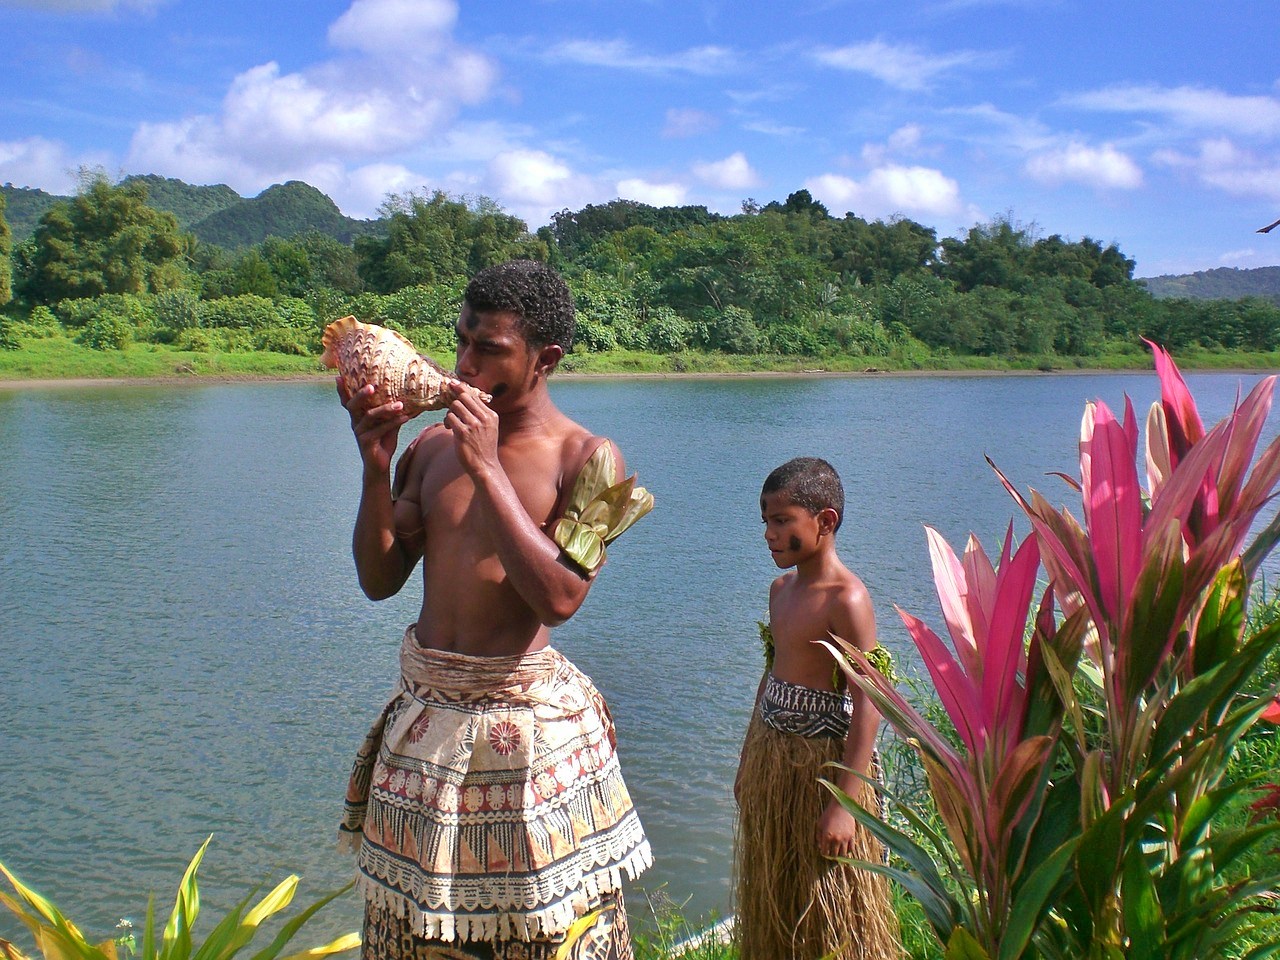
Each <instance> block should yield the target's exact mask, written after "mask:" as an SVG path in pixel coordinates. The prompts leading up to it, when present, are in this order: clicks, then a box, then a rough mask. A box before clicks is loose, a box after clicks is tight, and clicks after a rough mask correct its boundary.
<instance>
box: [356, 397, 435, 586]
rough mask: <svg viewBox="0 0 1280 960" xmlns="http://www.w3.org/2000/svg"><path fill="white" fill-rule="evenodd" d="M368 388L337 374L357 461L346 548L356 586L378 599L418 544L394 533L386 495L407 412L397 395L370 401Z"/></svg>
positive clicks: (398, 582) (400, 575)
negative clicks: (356, 494)
mask: <svg viewBox="0 0 1280 960" xmlns="http://www.w3.org/2000/svg"><path fill="white" fill-rule="evenodd" d="M373 392H374V388H373V386H372V385H370V386H365V387H363V388H361V389H360V390H358V391H356V392H355V393H354V394H352V393H349V392H348V391H347V389H346V387H345V386H344V385H343V383H342V379H341V378H339V379H338V394H339V396H340V397H341V399H342V402H343V406H344V407H346V409H347V412H348V413H349V414H350V415H351V430H352V432H353V433H354V434H355V437H356V445H357V446H358V447H359V448H360V461H361V467H362V470H361V484H360V506H359V508H358V509H357V511H356V522H355V529H354V531H353V532H352V536H351V553H352V556H353V557H354V559H355V564H356V576H357V578H358V579H359V581H360V589H361V590H363V591H364V593H365V596H367V597H368V598H369V599H370V600H384V599H386V598H387V597H390V596H394V595H395V594H396V593H397V592H399V590H400V588H401V587H402V586H404V583H405V581H406V580H407V579H409V574H410V573H411V572H412V571H413V567H414V565H415V564H416V563H417V562H418V558H419V557H421V555H422V550H421V544H420V543H419V544H418V545H417V551H416V554H415V553H414V551H413V549H412V548H410V549H406V545H405V543H404V541H403V539H402V538H401V537H400V536H398V535H397V533H396V518H395V504H394V502H393V501H392V498H391V459H392V457H393V456H394V454H395V448H396V441H397V437H398V435H399V431H400V427H401V426H403V425H404V424H405V423H407V422H408V420H409V418H408V417H407V416H406V415H405V414H404V405H403V404H401V403H400V402H399V401H396V402H393V403H387V404H383V405H382V406H375V407H371V406H370V405H369V403H370V398H371V397H372V395H373ZM410 449H412V444H411V445H410ZM406 456H408V451H406ZM406 466H407V464H406Z"/></svg>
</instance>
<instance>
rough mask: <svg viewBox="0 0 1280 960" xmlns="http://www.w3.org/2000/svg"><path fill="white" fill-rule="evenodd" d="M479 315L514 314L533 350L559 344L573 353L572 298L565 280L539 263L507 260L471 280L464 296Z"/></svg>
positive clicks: (575, 321) (468, 304)
mask: <svg viewBox="0 0 1280 960" xmlns="http://www.w3.org/2000/svg"><path fill="white" fill-rule="evenodd" d="M463 299H464V300H465V301H466V303H467V306H469V307H470V308H471V309H472V310H473V311H475V312H477V313H493V312H499V311H500V312H504V313H514V314H515V315H516V316H517V317H519V319H520V332H521V334H523V336H524V339H525V342H526V343H528V344H529V346H531V347H535V348H541V347H545V346H547V345H549V344H553V343H554V344H558V345H559V346H560V347H561V349H563V350H564V352H565V353H568V352H569V351H570V350H572V349H573V336H574V332H575V330H576V327H577V320H576V319H575V316H574V309H573V294H572V293H570V292H569V286H568V284H566V283H565V282H564V279H563V278H562V277H561V276H560V274H558V273H557V272H556V271H555V270H553V269H552V268H551V267H549V266H547V265H546V264H545V263H540V262H538V261H537V260H508V261H507V262H506V263H499V264H497V265H496V266H492V267H486V268H485V269H483V270H481V271H480V272H479V273H477V274H476V275H475V276H474V277H472V278H471V282H470V283H468V284H467V291H466V293H465V294H463Z"/></svg>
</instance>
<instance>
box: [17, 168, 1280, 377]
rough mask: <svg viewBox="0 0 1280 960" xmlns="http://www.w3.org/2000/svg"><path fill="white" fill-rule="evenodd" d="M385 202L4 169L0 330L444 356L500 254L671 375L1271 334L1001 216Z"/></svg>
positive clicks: (1276, 329) (87, 342) (1230, 305)
mask: <svg viewBox="0 0 1280 960" xmlns="http://www.w3.org/2000/svg"><path fill="white" fill-rule="evenodd" d="M37 194H39V195H38V196H37ZM46 201H48V202H46ZM36 208H39V212H38V214H37V215H36V216H35V219H34V223H33V224H32V222H31V220H30V219H29V218H30V217H31V216H32V213H33V210H35V209H36ZM380 213H381V216H380V217H379V218H378V219H377V220H374V221H357V220H352V219H350V218H347V217H344V216H343V215H342V214H341V213H340V212H339V211H338V208H337V207H336V206H335V205H334V204H333V202H332V201H331V200H329V198H328V197H326V196H325V195H324V194H323V193H321V192H320V191H318V190H316V189H315V188H313V187H310V186H308V185H307V184H304V183H299V182H291V183H286V184H283V185H278V186H276V187H272V188H271V189H269V190H267V191H264V192H263V193H262V194H261V195H259V196H258V197H255V198H253V199H251V200H246V199H243V198H241V197H239V196H238V195H237V194H235V192H234V191H232V190H230V188H227V187H192V186H190V185H188V184H183V183H182V182H181V181H176V180H165V179H163V178H160V177H130V178H126V179H124V180H122V181H120V182H119V183H112V182H110V181H109V180H108V179H107V178H106V177H104V176H101V175H93V176H85V177H84V178H83V183H82V187H81V190H80V191H79V193H78V194H77V195H76V196H74V197H70V198H61V199H56V198H51V197H49V195H47V194H40V192H39V191H26V190H19V189H17V188H12V187H9V186H6V187H5V188H4V191H3V193H0V304H7V305H6V306H4V307H3V313H2V314H0V347H3V348H7V349H10V350H15V349H18V350H20V349H22V348H23V346H24V344H30V343H32V342H33V341H36V340H42V339H48V338H53V337H69V338H74V340H75V341H76V342H77V343H79V344H81V345H83V346H88V347H92V348H95V349H98V350H120V349H124V348H126V347H128V346H129V345H130V344H148V343H149V344H161V345H166V346H169V347H172V348H174V349H177V350H184V351H192V352H196V353H199V352H219V351H272V352H276V353H284V354H293V355H297V356H301V357H311V356H315V355H317V354H318V353H319V337H320V332H321V330H322V329H323V327H324V325H325V324H326V323H328V322H329V321H330V320H333V319H334V318H336V317H339V316H342V315H344V314H347V313H354V314H355V315H356V316H357V317H360V318H361V319H363V320H367V321H372V322H377V323H381V324H384V325H387V326H392V327H395V328H397V329H399V330H401V331H403V332H405V333H406V334H408V335H409V336H410V338H411V339H412V340H413V341H414V343H415V344H416V345H417V346H418V347H419V349H422V350H424V351H432V352H437V353H441V352H443V353H447V352H449V351H450V350H451V348H452V325H453V321H454V319H455V317H456V314H457V308H458V303H459V300H460V296H461V291H462V288H463V287H464V285H465V283H466V280H467V278H468V277H469V276H470V275H471V274H472V273H474V272H475V271H477V270H479V269H481V268H482V267H485V266H487V265H489V264H492V263H496V262H499V261H502V260H505V259H508V258H511V257H530V258H536V259H540V260H546V261H549V262H551V263H552V264H554V265H555V266H556V267H557V268H559V269H560V270H561V271H562V272H563V273H564V274H565V276H566V277H567V278H568V280H569V282H570V285H571V286H572V288H573V291H574V294H575V297H576V299H577V303H578V307H579V317H580V319H579V334H578V344H577V346H576V348H575V354H574V356H571V357H569V358H567V366H568V367H569V368H570V369H573V367H574V365H575V360H578V359H579V358H581V357H587V356H589V355H591V354H603V353H618V352H632V353H635V354H645V355H650V356H653V357H659V358H666V359H665V360H664V361H662V362H663V363H664V364H665V367H664V368H665V369H675V370H680V369H693V368H698V363H697V362H696V360H697V358H705V357H707V356H721V357H734V358H755V359H758V360H759V361H760V362H761V363H769V362H774V363H778V362H786V361H788V359H790V360H794V361H795V362H797V363H799V364H800V365H802V366H809V367H828V368H841V369H851V368H853V367H855V366H858V367H861V366H875V365H880V364H882V365H885V366H897V367H902V366H929V365H932V364H934V363H936V362H938V361H939V360H942V359H946V358H964V357H976V358H1001V357H1022V358H1038V360H1039V361H1040V362H1041V363H1042V364H1049V365H1052V364H1053V362H1054V358H1074V359H1075V360H1077V361H1079V360H1080V358H1084V359H1085V360H1087V359H1088V358H1098V357H1102V356H1104V355H1111V356H1114V355H1115V354H1117V353H1119V354H1137V353H1138V352H1139V347H1140V338H1142V337H1147V338H1150V339H1152V340H1156V341H1158V342H1161V343H1163V344H1165V345H1166V346H1167V347H1169V348H1171V349H1174V350H1180V349H1183V348H1188V347H1191V348H1206V349H1210V350H1224V351H1271V350H1275V349H1277V348H1278V347H1280V306H1278V305H1277V304H1276V303H1273V302H1271V301H1269V300H1267V299H1265V298H1262V297H1236V298H1231V299H1213V300H1200V299H1194V298H1193V297H1192V296H1191V295H1186V296H1174V297H1157V296H1153V291H1152V290H1151V289H1149V286H1148V285H1144V282H1142V281H1136V280H1135V279H1134V278H1133V267H1134V263H1133V261H1132V260H1131V259H1129V258H1127V257H1126V256H1125V255H1124V253H1123V252H1122V251H1121V250H1119V249H1118V247H1117V246H1116V245H1115V244H1110V245H1106V246H1104V245H1103V244H1101V243H1099V242H1097V241H1095V240H1092V239H1090V238H1089V237H1083V238H1081V239H1078V240H1072V239H1067V238H1064V237H1062V236H1060V235H1058V234H1052V235H1048V236H1045V235H1041V234H1040V233H1039V232H1038V231H1036V230H1034V229H1032V228H1030V227H1027V226H1023V225H1020V224H1018V223H1017V222H1015V221H1014V220H1013V219H1012V218H1002V219H997V220H995V221H992V222H990V223H985V224H976V225H974V226H973V227H972V228H970V229H969V230H968V231H967V232H966V233H965V234H964V235H963V236H959V237H941V238H940V237H938V236H937V235H936V233H935V232H934V230H933V229H931V228H929V227H926V226H923V225H922V224H919V223H916V222H914V221H912V220H907V219H893V220H888V221H883V220H873V221H868V220H866V219H863V218H861V217H858V216H857V215H855V214H853V213H846V214H844V215H843V216H833V215H832V214H831V213H830V212H829V211H828V210H827V209H826V208H825V207H824V206H823V205H822V204H821V203H819V202H817V201H816V200H814V199H813V198H812V197H811V196H810V195H809V193H808V192H807V191H805V190H798V191H796V192H794V193H792V194H790V195H789V196H788V197H786V198H785V200H781V201H772V202H769V203H766V204H763V205H762V204H759V203H756V202H755V201H747V202H745V203H744V204H743V208H742V211H741V213H738V214H735V215H732V216H724V215H719V214H715V213H712V212H710V211H708V210H707V209H706V208H705V207H700V206H684V207H652V206H648V205H646V204H642V203H637V202H633V201H625V200H615V201H613V202H610V203H605V204H598V205H595V204H592V205H588V206H586V207H584V208H583V209H581V210H577V211H570V210H564V211H561V212H560V213H558V214H556V215H555V216H554V217H553V218H552V221H551V223H550V224H548V225H547V226H545V227H542V228H540V229H538V230H537V231H536V232H531V231H530V229H529V227H528V225H527V224H525V223H524V222H523V221H522V220H520V219H519V218H517V217H514V216H511V215H510V214H508V213H505V212H504V211H503V210H502V209H501V208H500V207H499V206H498V205H497V204H495V203H493V202H492V201H490V200H488V199H486V198H460V197H452V196H449V195H446V194H444V193H439V192H437V193H432V194H426V195H422V194H416V193H409V194H403V195H394V194H393V195H389V196H388V197H387V200H386V202H385V203H384V204H383V207H382V209H381V211H380ZM11 222H21V223H23V224H24V226H23V227H22V228H18V229H11V228H10V226H9V224H10V223H11ZM28 227H29V229H28ZM1276 269H1277V270H1280V268H1276ZM1147 283H1149V282H1147Z"/></svg>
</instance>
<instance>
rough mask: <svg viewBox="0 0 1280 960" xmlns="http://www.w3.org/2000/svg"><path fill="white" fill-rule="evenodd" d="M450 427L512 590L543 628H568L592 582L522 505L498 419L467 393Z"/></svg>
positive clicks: (457, 405)
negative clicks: (503, 454)
mask: <svg viewBox="0 0 1280 960" xmlns="http://www.w3.org/2000/svg"><path fill="white" fill-rule="evenodd" d="M445 425H446V426H447V427H448V428H449V429H450V430H452V431H453V435H454V442H455V445H456V446H455V449H456V450H457V452H458V460H459V462H461V464H462V466H463V468H464V469H465V470H466V471H467V473H468V474H469V475H470V476H471V479H472V480H473V481H474V482H475V487H476V497H477V499H478V500H479V501H480V502H481V505H482V506H483V507H484V508H485V509H484V510H482V511H481V513H482V516H484V517H485V518H486V521H487V526H488V531H489V533H490V535H491V536H492V538H493V543H494V546H495V548H496V550H497V554H498V559H499V560H501V562H502V568H503V570H505V571H506V574H507V577H508V579H509V580H510V581H511V585H512V586H513V587H515V589H516V592H517V593H519V594H520V596H521V598H522V599H523V600H524V602H525V603H527V604H528V605H529V607H530V609H532V610H533V611H534V613H535V614H536V615H537V617H538V619H539V620H540V621H541V622H542V623H544V624H546V625H547V626H549V627H554V626H558V625H560V624H562V623H564V622H565V621H566V620H568V619H569V618H570V617H572V616H573V615H574V614H575V613H577V612H578V608H579V607H581V606H582V602H583V600H585V599H586V597H587V591H588V590H589V589H590V588H591V579H590V578H589V577H588V576H587V575H586V574H585V573H583V571H582V570H580V569H579V568H578V567H577V565H575V564H573V563H572V562H570V561H569V560H568V559H567V558H565V557H564V555H563V554H562V553H561V550H560V547H559V545H557V544H556V542H555V541H554V540H552V539H551V537H549V536H548V535H547V533H546V531H545V530H543V529H542V528H541V527H540V526H539V525H538V524H537V523H536V522H535V521H534V520H533V518H532V517H530V516H529V513H528V511H527V510H526V509H525V507H524V504H523V503H521V502H520V497H519V495H518V494H517V493H516V490H515V487H514V486H513V485H512V483H511V478H510V477H509V476H508V475H507V472H506V470H505V469H504V468H503V466H502V463H501V461H499V459H498V443H497V437H498V415H497V414H496V413H494V412H493V410H492V409H490V407H489V406H488V405H487V404H486V403H485V402H484V401H483V400H481V399H480V398H479V396H477V395H476V393H475V392H474V391H466V392H465V393H464V394H463V395H462V396H461V397H459V398H458V400H457V401H455V402H454V403H453V404H452V405H451V406H450V408H449V413H448V415H446V417H445ZM606 442H607V441H606ZM615 479H618V478H615Z"/></svg>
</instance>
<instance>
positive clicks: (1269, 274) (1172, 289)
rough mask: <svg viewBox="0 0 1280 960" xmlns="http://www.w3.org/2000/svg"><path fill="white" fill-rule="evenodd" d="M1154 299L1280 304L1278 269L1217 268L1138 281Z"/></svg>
mask: <svg viewBox="0 0 1280 960" xmlns="http://www.w3.org/2000/svg"><path fill="white" fill-rule="evenodd" d="M1141 282H1142V284H1143V285H1144V286H1145V287H1146V288H1147V289H1148V290H1150V291H1151V295H1152V296H1154V297H1161V298H1167V297H1189V298H1191V299H1193V300H1238V299H1240V298H1241V297H1262V298H1263V299H1266V300H1270V301H1271V302H1272V303H1278V304H1280V267H1254V268H1252V269H1249V270H1241V269H1238V268H1236V267H1217V268H1215V269H1213V270H1197V271H1196V272H1195V273H1188V274H1183V275H1181V276H1162V277H1148V278H1147V279H1145V280H1143V281H1141Z"/></svg>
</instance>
